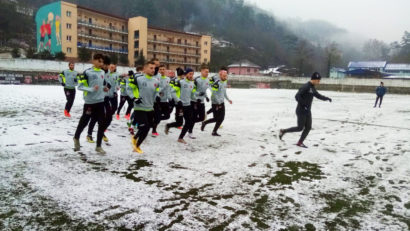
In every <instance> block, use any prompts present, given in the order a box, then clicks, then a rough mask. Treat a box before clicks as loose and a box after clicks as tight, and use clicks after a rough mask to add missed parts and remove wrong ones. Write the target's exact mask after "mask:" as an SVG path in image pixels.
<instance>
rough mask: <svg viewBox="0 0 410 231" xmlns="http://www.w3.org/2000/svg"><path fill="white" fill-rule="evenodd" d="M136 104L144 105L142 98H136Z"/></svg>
mask: <svg viewBox="0 0 410 231" xmlns="http://www.w3.org/2000/svg"><path fill="white" fill-rule="evenodd" d="M134 103H135V104H140V103H142V100H141V98H134Z"/></svg>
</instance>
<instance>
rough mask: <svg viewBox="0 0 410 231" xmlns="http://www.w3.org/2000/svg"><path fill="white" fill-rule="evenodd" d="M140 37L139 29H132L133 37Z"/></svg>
mask: <svg viewBox="0 0 410 231" xmlns="http://www.w3.org/2000/svg"><path fill="white" fill-rule="evenodd" d="M139 38H140V31H139V30H136V31H134V39H139Z"/></svg>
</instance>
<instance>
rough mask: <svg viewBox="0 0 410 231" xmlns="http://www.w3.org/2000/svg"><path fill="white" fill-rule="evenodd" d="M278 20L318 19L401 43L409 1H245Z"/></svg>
mask: <svg viewBox="0 0 410 231" xmlns="http://www.w3.org/2000/svg"><path fill="white" fill-rule="evenodd" d="M245 1H246V2H248V3H251V4H253V5H255V4H256V5H257V6H258V7H260V8H262V9H265V10H267V11H269V12H272V13H273V14H274V15H275V16H277V17H279V18H280V19H287V18H299V19H302V20H309V19H321V20H326V21H328V22H330V23H332V24H334V25H336V26H338V27H341V28H345V29H347V30H348V31H350V32H352V33H357V34H359V35H360V36H361V37H365V38H375V39H379V40H383V41H385V42H388V43H390V42H393V41H400V40H401V37H402V35H403V34H404V31H405V30H407V31H410V0H390V1H387V0H245Z"/></svg>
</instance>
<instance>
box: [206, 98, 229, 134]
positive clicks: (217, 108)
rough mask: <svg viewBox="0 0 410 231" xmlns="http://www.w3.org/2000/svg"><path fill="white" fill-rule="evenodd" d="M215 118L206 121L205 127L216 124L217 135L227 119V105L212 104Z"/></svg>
mask: <svg viewBox="0 0 410 231" xmlns="http://www.w3.org/2000/svg"><path fill="white" fill-rule="evenodd" d="M211 110H212V112H213V114H214V118H212V119H209V120H207V121H205V122H204V123H205V125H207V124H210V123H215V127H214V130H213V132H214V133H216V132H217V131H218V129H219V127H220V126H221V124H222V122H223V121H224V119H225V104H224V103H222V104H212V108H211Z"/></svg>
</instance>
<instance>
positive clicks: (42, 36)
mask: <svg viewBox="0 0 410 231" xmlns="http://www.w3.org/2000/svg"><path fill="white" fill-rule="evenodd" d="M35 20H36V25H37V49H38V51H42V50H49V51H50V52H51V53H54V54H55V53H57V52H64V53H65V54H66V57H67V58H72V59H76V58H78V50H79V48H82V47H84V48H86V49H89V50H90V51H92V53H95V52H102V53H107V54H116V55H118V56H123V57H124V56H125V57H126V58H127V59H128V62H129V65H130V66H133V65H134V63H135V61H136V60H137V59H138V58H139V57H140V56H141V55H144V57H145V59H151V58H158V59H159V60H160V61H161V62H162V63H163V64H165V65H166V66H167V68H168V69H175V68H176V67H191V68H193V69H196V70H198V69H199V66H200V65H201V64H202V63H209V62H210V60H211V40H212V38H211V36H207V35H198V34H191V33H184V32H179V31H173V30H168V29H163V28H156V27H151V26H149V25H148V19H147V18H144V17H133V18H123V17H119V16H115V15H111V14H108V13H104V12H100V11H96V10H94V9H90V8H86V7H83V6H79V5H75V4H71V3H68V2H63V1H61V2H54V3H50V4H48V5H45V6H42V7H41V8H40V9H39V10H38V11H37V13H36V19H35Z"/></svg>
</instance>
